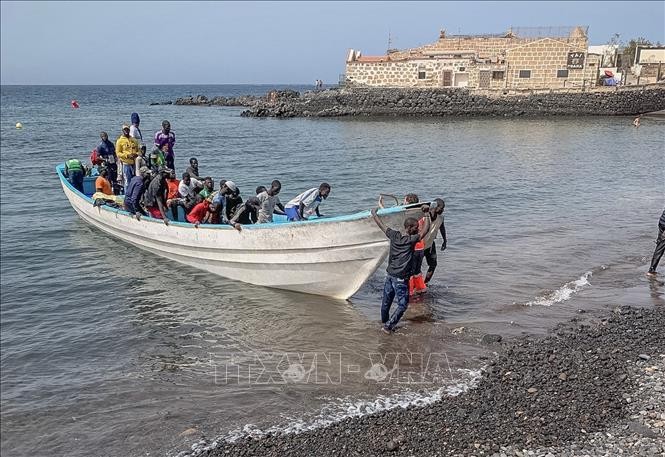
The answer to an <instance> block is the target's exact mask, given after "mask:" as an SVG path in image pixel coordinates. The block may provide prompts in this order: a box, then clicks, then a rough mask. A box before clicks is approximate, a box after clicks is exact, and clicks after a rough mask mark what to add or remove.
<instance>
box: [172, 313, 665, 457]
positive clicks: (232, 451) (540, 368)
mask: <svg viewBox="0 0 665 457" xmlns="http://www.w3.org/2000/svg"><path fill="white" fill-rule="evenodd" d="M608 314H609V315H608ZM585 318H586V320H585V322H584V323H580V321H579V320H577V321H575V320H574V321H573V322H570V323H567V324H565V325H563V324H562V325H559V326H558V327H557V328H555V329H554V330H553V331H552V332H551V334H550V336H548V337H546V338H533V337H525V338H520V339H517V340H511V341H507V342H504V343H503V344H502V350H501V351H500V352H499V355H497V356H496V357H495V359H494V360H492V361H490V362H489V364H488V366H487V369H486V370H485V372H484V375H483V379H482V380H481V381H480V383H479V384H478V386H477V387H476V388H475V389H472V390H469V391H468V392H466V393H464V394H461V395H459V396H457V397H450V398H445V399H443V400H441V401H439V402H437V403H434V404H432V405H429V406H426V407H413V408H409V409H397V410H390V411H384V412H382V413H378V414H374V415H371V416H365V417H359V418H352V419H347V420H344V421H342V422H339V423H336V424H334V425H332V426H329V427H326V428H321V429H317V430H312V431H308V432H304V433H301V434H297V435H295V434H290V435H273V436H267V437H264V438H261V439H251V438H245V439H241V440H239V441H237V442H235V443H224V442H220V443H218V445H217V446H216V447H214V448H211V446H209V445H208V443H203V442H201V443H197V444H195V445H194V446H193V450H192V451H190V452H188V453H186V455H196V456H210V457H212V456H347V455H348V456H377V455H399V456H457V455H460V456H496V457H503V456H548V457H550V456H562V455H569V456H586V455H588V456H615V455H647V456H648V455H665V444H664V443H665V309H663V308H662V307H657V308H654V309H633V308H629V307H618V308H615V309H614V310H613V311H611V312H610V313H605V315H604V316H603V317H598V316H596V317H591V316H588V315H587V316H585ZM184 454H185V453H183V455H184Z"/></svg>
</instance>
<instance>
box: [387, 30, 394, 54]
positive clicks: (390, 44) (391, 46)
mask: <svg viewBox="0 0 665 457" xmlns="http://www.w3.org/2000/svg"><path fill="white" fill-rule="evenodd" d="M392 48H393V39H392V36H391V35H390V29H388V49H389V50H390V49H392Z"/></svg>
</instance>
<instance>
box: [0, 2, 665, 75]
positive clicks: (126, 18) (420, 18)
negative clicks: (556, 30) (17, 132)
mask: <svg viewBox="0 0 665 457" xmlns="http://www.w3.org/2000/svg"><path fill="white" fill-rule="evenodd" d="M1 9H2V11H1V13H2V14H1V17H2V27H1V29H0V33H1V42H0V44H1V46H2V62H1V69H0V71H1V79H2V84H225V83H239V84H240V83H247V84H261V83H266V84H268V83H306V84H311V83H312V82H313V80H314V79H323V80H324V82H328V83H334V82H336V81H337V79H338V76H339V74H340V73H343V72H344V60H345V57H346V52H347V50H348V49H349V48H353V49H359V50H361V51H362V52H363V54H364V55H376V54H385V51H386V49H387V48H388V33H389V32H390V34H391V36H392V47H395V48H408V47H415V46H419V45H422V44H426V43H430V42H433V41H436V39H437V38H438V35H439V30H440V29H442V28H443V29H446V30H448V32H449V33H469V34H470V33H501V32H504V31H506V30H507V29H508V28H509V27H510V26H511V25H512V26H528V27H534V26H560V25H588V26H589V27H590V28H589V36H590V44H604V43H606V42H607V41H608V40H609V38H610V37H611V35H612V34H613V33H619V34H621V39H622V40H624V41H628V40H629V39H631V38H636V37H639V36H643V37H645V38H647V39H649V40H652V41H654V42H655V41H660V42H661V43H663V42H665V30H664V29H665V1H658V2H634V1H633V2H629V1H626V2H607V1H605V2H600V1H597V2H581V1H575V2H574V1H568V2H536V1H523V2H472V1H468V2H417V3H411V2H219V3H216V2H10V1H2V3H1Z"/></svg>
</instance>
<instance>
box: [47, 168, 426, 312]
mask: <svg viewBox="0 0 665 457" xmlns="http://www.w3.org/2000/svg"><path fill="white" fill-rule="evenodd" d="M56 171H57V174H58V177H59V178H60V183H61V184H62V189H63V191H64V192H65V196H66V197H67V198H68V199H69V203H70V204H71V205H72V207H73V208H74V210H75V211H76V212H77V213H78V215H79V216H80V217H81V219H83V220H84V221H85V222H87V223H89V224H90V225H92V226H93V227H96V228H98V229H99V230H102V231H103V232H106V233H108V234H109V235H112V236H114V237H116V238H118V239H120V240H122V241H125V242H127V243H130V244H133V245H135V246H137V247H139V248H141V249H143V250H146V251H149V252H152V253H153V254H156V255H159V256H162V257H165V258H167V259H171V260H175V261H177V262H180V263H183V264H185V265H190V266H192V267H195V268H199V269H201V270H206V271H209V272H211V273H214V274H216V275H219V276H223V277H225V278H229V279H233V280H237V281H242V282H246V283H250V284H256V285H259V286H265V287H273V288H277V289H287V290H293V291H297V292H303V293H308V294H315V295H324V296H329V297H334V298H339V299H348V298H349V297H351V296H352V295H353V294H354V293H355V292H356V291H357V290H358V289H359V288H360V287H361V286H362V285H363V284H364V283H365V282H366V281H367V280H368V279H369V277H370V276H371V275H372V274H373V273H374V272H375V271H376V269H377V268H378V267H379V266H380V265H381V263H382V262H383V261H384V259H385V258H386V256H387V255H388V248H389V242H388V239H387V238H386V236H385V235H384V234H383V232H382V231H381V229H379V228H378V227H377V225H376V223H375V222H374V221H373V220H372V218H371V215H370V212H369V211H362V212H359V213H356V214H350V215H346V216H337V217H327V218H321V219H310V220H307V221H299V222H287V221H286V219H285V218H284V217H283V216H281V217H280V216H275V222H273V223H270V224H255V225H244V226H243V229H242V231H241V232H238V231H237V230H235V229H234V228H233V227H231V226H229V225H211V224H204V225H200V226H199V227H198V228H196V227H195V226H194V225H193V224H190V223H188V222H179V221H172V222H171V223H170V224H169V225H168V226H167V225H165V224H164V222H163V221H161V220H159V219H154V218H151V217H148V216H144V217H142V218H141V220H140V221H138V220H136V218H134V217H133V216H132V215H130V214H129V213H128V212H126V211H124V210H122V209H117V208H112V207H110V206H106V205H102V206H93V200H92V198H91V195H92V193H93V192H94V179H95V178H86V182H84V190H86V189H85V187H89V189H87V191H86V193H85V194H84V193H81V192H79V191H78V190H76V189H74V187H73V186H72V185H71V184H70V183H69V181H68V180H67V178H65V176H64V165H62V164H61V165H58V166H57V167H56ZM421 214H422V212H421V210H420V208H415V209H413V208H410V209H406V208H404V207H402V206H397V207H392V208H385V209H381V210H379V212H378V215H379V217H380V218H381V219H382V220H383V222H384V223H385V224H386V225H387V226H389V227H391V228H394V229H399V228H401V227H403V224H404V220H405V219H406V218H407V217H409V216H413V217H419V215H421ZM121 252H123V251H122V250H119V251H118V252H116V253H112V254H111V255H122V254H121Z"/></svg>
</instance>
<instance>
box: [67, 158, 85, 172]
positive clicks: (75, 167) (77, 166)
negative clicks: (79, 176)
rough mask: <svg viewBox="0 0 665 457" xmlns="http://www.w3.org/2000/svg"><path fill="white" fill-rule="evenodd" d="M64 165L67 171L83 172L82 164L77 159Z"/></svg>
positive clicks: (70, 160)
mask: <svg viewBox="0 0 665 457" xmlns="http://www.w3.org/2000/svg"><path fill="white" fill-rule="evenodd" d="M65 165H67V170H69V171H83V164H82V163H81V161H80V160H79V159H69V160H68V161H67V162H65Z"/></svg>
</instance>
